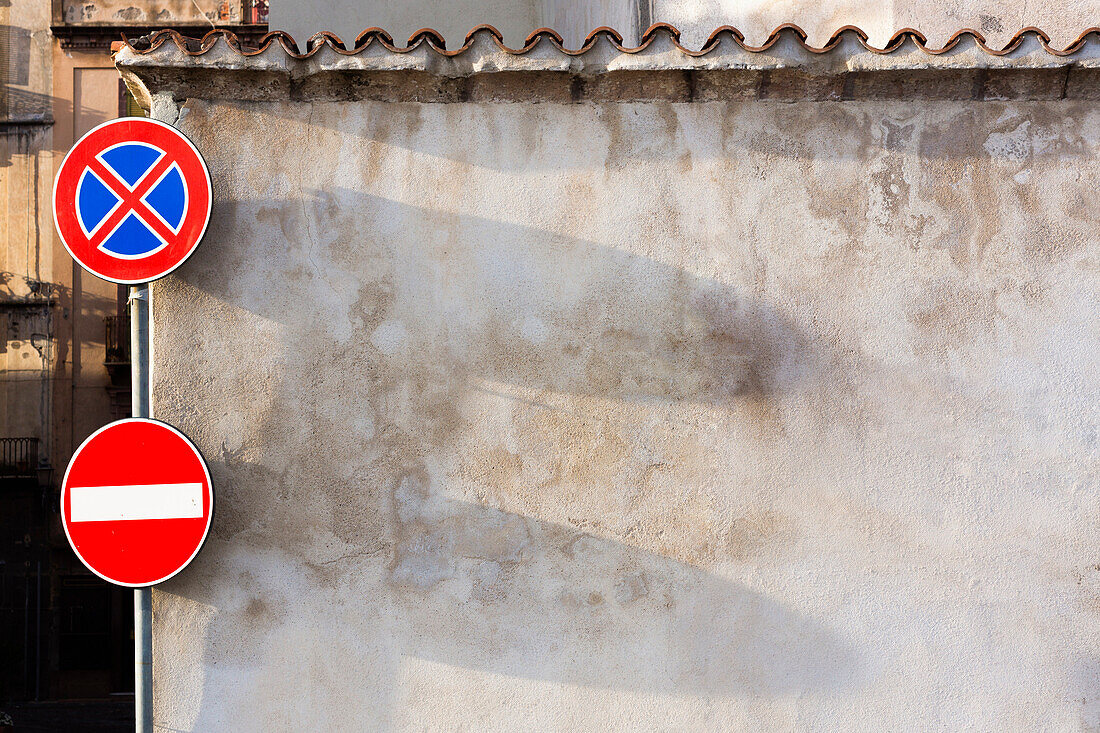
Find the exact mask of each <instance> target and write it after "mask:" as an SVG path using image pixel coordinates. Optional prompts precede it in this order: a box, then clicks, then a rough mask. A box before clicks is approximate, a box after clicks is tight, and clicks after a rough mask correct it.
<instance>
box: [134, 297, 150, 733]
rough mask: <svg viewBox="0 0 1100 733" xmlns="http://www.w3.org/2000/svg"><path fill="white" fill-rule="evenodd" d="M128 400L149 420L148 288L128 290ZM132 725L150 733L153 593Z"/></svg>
mask: <svg viewBox="0 0 1100 733" xmlns="http://www.w3.org/2000/svg"><path fill="white" fill-rule="evenodd" d="M130 389H131V392H130V399H131V406H132V407H131V414H132V415H133V416H134V417H151V415H150V414H149V413H150V405H149V286H148V285H133V286H131V287H130ZM134 722H135V723H136V726H137V733H153V593H152V590H151V589H150V588H135V589H134Z"/></svg>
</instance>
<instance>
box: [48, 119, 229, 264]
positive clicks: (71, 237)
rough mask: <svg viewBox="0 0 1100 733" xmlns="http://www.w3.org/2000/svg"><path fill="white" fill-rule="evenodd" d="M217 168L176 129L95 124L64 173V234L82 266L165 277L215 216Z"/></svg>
mask: <svg viewBox="0 0 1100 733" xmlns="http://www.w3.org/2000/svg"><path fill="white" fill-rule="evenodd" d="M211 201H212V198H211V188H210V173H209V171H207V169H206V163H205V162H204V161H203V159H202V156H201V155H199V151H198V150H196V149H195V146H194V145H192V144H191V141H190V140H188V139H187V138H186V137H184V136H183V134H182V133H180V132H179V130H177V129H176V128H174V127H171V126H170V125H166V124H164V123H163V122H158V121H156V120H150V119H147V118H144V117H123V118H121V119H117V120H111V121H110V122H104V123H103V124H102V125H99V126H98V127H95V128H93V129H92V130H90V131H89V132H88V133H87V134H86V135H84V137H82V138H80V140H78V141H77V143H76V145H74V146H73V148H72V150H70V151H69V153H68V155H66V156H65V159H64V160H63V161H61V168H60V169H59V170H58V172H57V180H56V181H55V182H54V187H53V215H54V223H55V224H56V225H57V232H58V234H60V235H61V241H62V242H63V243H64V244H65V248H66V249H67V250H69V254H71V255H72V256H73V259H75V260H76V261H77V262H79V263H80V266H81V267H83V268H84V269H85V270H88V271H89V272H91V273H92V274H94V275H98V276H99V277H101V278H103V279H104V280H110V281H111V282H116V283H120V284H123V285H132V284H134V283H143V282H149V281H150V280H156V279H157V278H159V277H164V276H165V275H167V274H168V273H169V272H171V271H172V270H174V269H176V268H177V267H179V266H180V265H181V264H183V261H184V260H186V259H187V258H188V257H189V256H190V255H191V253H192V252H194V251H195V247H197V246H198V245H199V240H201V239H202V235H203V233H204V232H205V231H206V225H207V223H209V221H210V205H211Z"/></svg>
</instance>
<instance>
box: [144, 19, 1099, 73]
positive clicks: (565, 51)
mask: <svg viewBox="0 0 1100 733" xmlns="http://www.w3.org/2000/svg"><path fill="white" fill-rule="evenodd" d="M868 38H869V36H868V34H867V33H866V32H864V31H863V30H862V29H860V28H858V27H856V26H852V25H846V26H843V27H841V28H839V29H838V30H837V31H836V32H835V33H833V35H832V36H831V37H830V38H829V40H828V42H826V43H825V44H824V45H823V46H813V45H811V44H810V43H809V41H808V35H807V34H806V32H805V31H804V30H803V29H802V28H800V27H799V26H797V25H794V24H792V23H786V24H783V25H781V26H779V27H777V28H776V29H775V30H774V31H772V32H771V34H770V35H769V36H768V38H767V40H766V41H765V42H764V43H763V44H761V45H759V46H753V45H750V44H748V43H746V42H745V37H744V34H743V33H741V31H739V30H738V29H737V28H734V27H732V26H721V27H719V28H717V29H715V30H714V31H713V32H712V33H711V34H710V36H709V37H708V38H707V40H706V42H705V43H704V44H703V45H702V47H700V48H699V49H697V50H695V49H689V48H687V47H685V46H684V45H682V44H681V43H680V31H679V30H678V29H677V28H675V27H674V26H672V25H669V24H667V23H656V24H654V25H652V26H650V27H649V28H648V29H647V30H646V31H645V33H643V34H642V37H641V43H640V44H639V45H637V46H626V45H624V43H623V36H622V34H620V33H619V32H618V31H616V30H614V29H613V28H608V27H600V28H597V29H595V30H593V31H592V32H591V33H589V34H588V36H587V37H586V38H585V41H584V43H583V44H581V46H580V47H579V48H575V49H570V48H566V46H565V42H564V40H563V39H562V36H561V35H560V34H559V33H557V32H556V31H554V30H552V29H550V28H540V29H538V30H536V31H534V32H532V33H531V34H530V35H529V36H528V37H527V38H526V40H525V42H524V44H523V46H522V47H520V48H510V47H508V46H506V45H505V44H504V37H503V35H502V34H501V33H500V31H498V30H497V29H496V28H494V27H493V26H491V25H480V26H477V27H476V28H474V29H473V30H471V31H470V32H469V33H468V34H467V35H466V38H465V40H464V42H463V44H462V45H461V46H460V47H458V48H456V49H453V50H452V49H447V48H446V42H445V40H444V39H443V37H442V35H441V34H440V33H438V32H437V31H435V30H433V29H431V28H423V29H421V30H418V31H416V32H415V33H413V34H412V36H411V37H410V38H409V40H408V42H407V43H406V45H405V46H397V45H395V44H394V42H393V37H392V36H391V35H390V34H389V33H387V32H386V31H385V30H383V29H381V28H368V29H367V30H365V31H363V32H362V33H360V34H359V36H358V37H356V39H355V42H354V43H353V44H352V46H351V47H350V48H349V47H348V46H347V44H345V43H344V41H343V40H341V39H340V38H339V37H338V36H337V35H335V34H333V33H330V32H327V31H324V32H320V33H316V34H314V35H313V36H311V37H310V38H309V39H308V40H307V41H306V50H305V51H304V52H302V51H300V50H299V47H298V45H297V43H296V42H295V40H294V39H293V38H292V37H291V36H290V35H289V34H288V33H286V32H284V31H273V32H271V33H267V34H266V35H264V36H263V37H262V38H261V39H260V40H259V42H258V44H257V45H256V47H249V46H246V45H244V44H243V43H242V42H241V40H240V39H239V38H238V37H237V36H236V35H235V34H234V33H232V32H231V31H227V30H212V31H210V32H208V33H206V34H205V35H204V36H203V37H202V38H201V39H196V38H187V37H185V36H183V35H181V34H180V33H178V32H177V31H174V30H161V31H157V32H156V33H153V34H151V35H149V36H146V37H144V38H142V39H137V40H135V41H131V40H130V39H125V41H126V42H125V49H124V52H128V53H129V54H132V55H139V56H140V55H148V54H154V53H156V52H157V51H158V50H160V49H161V48H162V47H163V46H165V44H167V43H168V42H169V41H170V42H171V43H172V44H174V46H175V47H176V49H178V50H179V51H180V52H181V53H182V54H183V55H184V56H187V57H192V58H195V57H201V56H205V55H207V54H209V53H210V52H211V50H213V49H215V47H217V46H218V45H219V44H218V41H219V40H221V41H222V42H223V43H222V45H223V46H224V47H225V48H226V49H228V50H230V51H231V52H234V53H235V54H237V55H238V56H240V57H243V58H248V57H255V56H260V55H264V54H266V52H267V51H269V49H272V48H278V49H281V50H282V51H283V53H284V54H285V57H286V58H288V59H295V60H306V59H311V58H314V57H317V56H319V55H324V54H326V53H330V54H334V55H336V56H343V57H356V56H376V55H377V52H382V53H384V54H391V55H406V54H414V53H415V52H417V51H430V52H431V53H432V54H434V55H437V56H439V57H441V58H448V59H456V58H458V57H460V56H464V55H474V54H475V53H476V52H477V51H478V50H480V51H481V53H482V55H484V54H485V53H486V52H488V53H497V54H502V55H504V56H511V57H523V56H541V57H543V58H545V56H546V52H548V51H549V52H550V53H552V54H556V55H559V56H563V57H571V58H576V57H584V56H587V55H589V54H592V53H593V52H596V51H597V50H599V49H600V47H601V46H603V47H605V48H606V49H607V50H610V51H613V52H614V53H615V54H617V55H623V56H638V55H645V54H646V53H647V52H652V51H659V52H667V51H673V50H674V51H676V52H677V53H679V54H680V55H681V56H682V57H683V60H684V61H685V62H686V60H687V59H702V58H704V57H707V56H714V55H722V51H726V52H727V54H728V53H729V52H730V51H739V52H741V53H743V54H748V55H750V56H759V55H779V54H783V53H784V52H787V53H789V52H790V51H791V50H794V49H793V48H792V43H793V45H794V46H797V47H798V48H797V50H800V51H802V52H803V53H805V54H809V55H817V56H821V55H827V54H830V53H832V54H841V55H843V54H844V52H845V51H847V52H848V55H852V54H853V53H857V54H858V53H860V52H863V53H869V54H873V55H877V56H889V55H898V54H904V53H906V52H907V51H914V50H916V51H919V52H921V53H923V54H925V55H926V56H928V57H942V56H945V55H950V54H952V52H957V51H960V50H966V49H968V48H970V47H973V48H974V49H975V50H977V51H980V52H981V53H982V54H984V55H986V56H988V57H992V58H1003V57H1011V56H1013V55H1016V54H1018V53H1019V52H1020V51H1022V50H1023V51H1025V52H1026V51H1028V50H1030V51H1036V50H1041V51H1042V52H1043V53H1045V54H1047V55H1049V56H1051V57H1054V58H1059V59H1065V58H1068V57H1073V56H1077V55H1081V54H1083V53H1084V52H1085V51H1086V50H1087V47H1089V46H1090V45H1092V46H1094V47H1095V46H1097V45H1100V27H1097V26H1094V27H1091V28H1087V29H1085V30H1084V31H1082V32H1081V33H1080V35H1078V37H1077V38H1076V39H1075V40H1074V41H1072V42H1071V43H1069V44H1068V45H1067V46H1065V47H1064V48H1056V47H1054V46H1052V45H1051V40H1050V36H1049V35H1048V34H1047V33H1045V32H1044V31H1043V30H1042V29H1040V28H1035V27H1027V28H1023V29H1021V30H1020V31H1019V32H1017V33H1016V34H1015V35H1014V36H1013V37H1012V38H1011V39H1010V40H1009V42H1008V43H1007V44H1006V45H1005V46H1004V47H1002V48H993V47H991V46H989V45H988V44H987V42H986V39H985V36H984V35H983V34H982V33H981V32H979V31H976V30H973V29H970V28H964V29H961V30H959V31H957V32H956V33H954V34H953V35H952V36H951V37H950V38H949V39H948V40H947V42H946V43H945V44H944V45H943V46H939V47H935V46H930V45H928V42H927V38H926V37H925V36H924V35H923V34H922V33H921V32H920V31H918V30H916V29H913V28H903V29H901V30H899V31H897V32H896V33H895V34H894V35H893V36H892V37H891V38H890V40H889V41H888V42H887V44H886V45H885V46H883V47H877V46H873V45H871V44H870V42H869V41H868ZM1090 41H1091V44H1090ZM1029 42H1030V43H1031V45H1033V46H1034V48H1031V49H1028V48H1027V46H1028V45H1029ZM1092 50H1093V52H1094V54H1093V55H1095V51H1096V49H1095V48H1093V49H1092ZM665 63H666V65H665V66H663V68H670V67H669V66H668V65H667V63H668V60H667V59H666V60H665ZM751 63H752V62H750V64H751ZM684 65H685V66H686V65H687V64H686V63H685V64H684Z"/></svg>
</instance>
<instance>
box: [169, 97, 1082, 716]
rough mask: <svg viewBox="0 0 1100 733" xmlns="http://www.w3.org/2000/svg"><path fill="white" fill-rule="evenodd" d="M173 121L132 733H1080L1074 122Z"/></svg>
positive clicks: (935, 116)
mask: <svg viewBox="0 0 1100 733" xmlns="http://www.w3.org/2000/svg"><path fill="white" fill-rule="evenodd" d="M179 126H180V127H181V129H182V130H183V131H184V132H186V133H187V134H188V135H189V136H190V137H191V138H192V139H193V140H194V141H195V143H196V144H197V145H198V147H199V148H200V149H201V150H202V151H203V153H204V155H205V156H206V159H207V162H208V163H209V166H210V170H211V174H212V176H213V179H214V190H215V191H216V203H215V208H214V217H213V221H212V223H211V227H210V230H209V231H208V233H207V236H206V241H205V243H204V244H203V246H202V247H200V248H199V250H198V252H197V254H196V255H195V257H194V258H193V259H192V260H191V261H190V262H189V263H188V264H187V265H185V266H184V267H182V268H181V269H180V270H178V271H177V273H176V274H174V275H172V276H170V277H169V278H167V279H165V280H163V281H160V282H157V283H155V285H154V288H153V303H154V306H153V312H154V356H153V360H154V374H153V378H154V387H153V389H154V414H155V416H157V417H158V418H160V419H164V420H168V421H170V422H172V423H173V424H175V425H177V426H179V427H180V428H181V429H183V430H184V431H185V432H187V433H188V434H189V435H190V436H191V437H192V438H193V439H194V440H195V441H196V442H197V444H198V445H199V446H200V447H201V449H202V450H203V452H204V453H205V455H206V457H207V458H208V460H209V461H210V464H211V469H212V473H213V477H214V481H215V484H216V487H217V492H218V494H217V496H218V499H217V500H218V507H217V514H216V517H215V522H214V528H213V532H212V535H211V537H210V540H209V541H208V544H207V546H206V548H205V549H204V551H203V552H202V553H201V554H200V555H199V557H198V559H197V560H196V562H195V564H194V565H193V566H192V567H191V568H190V569H189V570H187V571H186V572H185V573H183V574H181V575H180V576H178V577H177V578H175V579H173V580H172V581H170V582H168V583H166V584H164V585H163V586H161V587H159V588H158V589H157V590H156V591H155V593H154V603H155V660H154V670H155V680H156V682H155V684H156V720H157V722H158V724H159V725H160V726H161V729H163V730H195V731H215V730H226V731H229V730H232V731H271V730H307V729H308V730H360V729H381V730H386V729H434V730H439V729H459V728H465V729H473V730H494V729H495V730H515V729H535V730H543V729H553V730H567V729H591V730H598V729H618V730H637V729H650V730H652V729H671V728H675V729H692V728H694V729H711V730H721V729H724V730H729V729H743V728H752V729H787V728H792V727H794V728H808V729H829V730H844V729H874V730H881V729H901V728H909V727H912V726H914V725H918V726H919V727H922V728H940V727H942V728H948V729H958V728H964V727H974V728H978V729H997V730H1001V729H1035V728H1051V729H1061V730H1065V729H1078V728H1085V729H1091V728H1095V727H1097V726H1100V694H1098V690H1100V684H1098V682H1100V678H1098V676H1100V624H1098V622H1097V621H1098V619H1097V614H1098V608H1100V565H1098V564H1097V563H1098V559H1100V558H1098V547H1097V533H1096V526H1097V521H1098V519H1100V516H1098V514H1100V509H1098V506H1100V505H1098V501H1097V499H1098V497H1100V465H1098V462H1097V428H1096V425H1097V412H1096V410H1097V408H1096V405H1097V404H1100V369H1098V368H1097V365H1096V363H1095V361H1096V359H1095V356H1096V353H1097V347H1098V339H1100V323H1098V320H1097V316H1096V313H1097V312H1098V308H1100V302H1098V301H1100V256H1098V254H1097V239H1096V231H1097V224H1098V222H1100V209H1098V207H1097V202H1096V196H1095V190H1096V185H1097V180H1098V174H1100V160H1098V157H1097V151H1098V147H1100V112H1098V110H1097V108H1096V105H1095V104H1094V103H1088V102H1066V101H1050V102H1022V101H1020V102H1007V103H1000V102H979V103H974V102H968V101H967V102H956V101H944V102H899V101H893V102H881V101H859V102H849V103H832V102H826V103H809V102H804V103H797V104H778V103H770V102H758V101H747V102H731V103H694V104H670V103H667V102H650V103H633V104H614V103H607V104H539V105H523V104H414V103H410V104H384V103H370V102H358V103H352V102H349V103H339V102H331V103H280V102H271V103H245V102H218V101H201V100H192V101H191V102H190V103H189V104H188V105H187V107H186V108H185V110H184V114H183V116H182V117H181V118H180V120H179Z"/></svg>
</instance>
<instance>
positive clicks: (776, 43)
mask: <svg viewBox="0 0 1100 733" xmlns="http://www.w3.org/2000/svg"><path fill="white" fill-rule="evenodd" d="M116 47H117V52H116V55H115V62H116V65H117V66H118V67H119V69H120V71H122V73H123V76H124V78H126V79H127V82H128V83H129V84H130V86H131V88H132V89H133V90H134V91H135V93H137V94H138V97H139V100H141V99H143V98H144V99H146V100H148V99H149V97H150V95H155V94H157V93H169V94H171V95H172V96H173V97H174V98H176V99H182V98H186V97H200V98H202V97H212V96H216V97H221V98H233V99H246V100H247V99H252V100H265V99H285V98H288V97H289V98H303V99H306V98H308V99H313V98H316V99H329V98H332V99H380V100H385V101H429V102H466V101H526V102H530V101H551V102H582V101H613V100H619V101H630V100H632V99H668V100H670V101H707V100H714V99H732V98H758V99H760V98H762V99H778V100H790V101H793V100H798V99H821V100H846V99H860V98H932V99H939V98H943V99H975V100H985V99H1021V98H1023V99H1052V98H1054V99H1057V98H1089V99H1095V98H1098V97H1100V91H1098V90H1100V28H1090V29H1087V30H1086V31H1084V32H1083V33H1081V34H1080V36H1079V37H1078V38H1077V40H1075V41H1074V42H1073V43H1071V44H1069V45H1068V46H1066V47H1065V48H1060V49H1059V48H1053V47H1052V46H1051V45H1050V42H1049V38H1048V37H1047V36H1046V34H1044V33H1043V32H1042V31H1041V30H1038V29H1034V28H1029V29H1025V30H1022V31H1020V32H1019V33H1018V34H1016V36H1014V37H1013V39H1012V41H1011V42H1010V43H1008V44H1007V45H1006V46H1005V47H1004V48H1000V49H995V48H990V47H989V46H987V45H986V44H985V41H984V38H983V37H982V35H981V34H980V33H978V32H977V31H972V30H961V31H959V32H958V33H956V34H955V35H954V36H952V37H951V39H950V40H949V41H948V42H947V43H946V44H944V46H942V47H938V48H931V47H929V46H927V45H926V43H925V39H924V37H923V36H921V34H920V33H918V32H917V31H914V30H911V29H906V30H902V31H899V32H898V33H897V34H895V35H894V37H893V38H892V39H891V40H890V42H889V43H888V44H887V45H886V46H885V47H883V48H876V47H874V46H871V45H870V44H869V43H868V42H867V36H866V34H864V33H863V32H862V31H860V30H859V29H858V28H853V27H845V28H841V29H840V30H838V31H837V32H836V33H835V34H834V35H833V36H832V38H831V39H830V40H829V42H828V43H826V44H825V45H824V46H822V47H814V46H811V45H809V44H808V43H807V41H806V35H805V33H803V32H802V30H801V29H799V28H798V27H797V26H793V25H785V26H782V27H780V28H777V29H776V30H775V31H774V32H773V33H772V34H771V35H770V36H769V38H768V40H767V41H766V42H765V43H764V44H763V45H761V46H750V45H747V44H745V43H744V40H743V37H742V36H741V34H740V33H739V32H738V31H737V30H736V29H733V28H728V27H724V28H720V29H718V30H716V31H715V32H714V33H713V34H711V36H710V38H709V40H708V41H707V42H706V43H705V44H704V45H703V47H702V48H700V49H698V50H692V49H687V48H685V47H684V46H682V45H681V44H680V42H679V32H678V31H677V30H676V29H675V28H673V27H671V26H668V25H663V24H658V25H655V26H653V27H651V28H650V29H649V30H648V31H646V33H645V34H644V35H643V37H642V42H641V44H640V45H639V46H637V47H626V46H624V45H623V44H622V37H621V36H620V35H619V34H618V33H616V32H615V31H613V30H611V29H607V28H601V29H597V30H595V31H593V32H592V33H591V34H590V35H589V36H588V38H587V39H586V41H585V43H584V44H583V45H582V46H581V47H580V48H578V49H567V48H565V46H564V45H563V43H562V41H561V38H560V36H558V34H556V33H554V32H553V31H550V30H547V29H541V30H539V31H535V32H534V33H532V34H531V35H530V36H529V37H528V39H527V41H526V43H525V44H524V46H523V47H521V48H519V49H512V48H508V47H507V46H505V45H504V43H503V40H502V37H501V35H500V33H499V32H497V31H496V29H494V28H492V27H491V26H481V27H478V28H475V29H474V30H473V31H471V32H470V34H469V35H468V36H467V37H466V40H465V43H463V45H462V46H461V47H459V48H457V49H453V50H448V49H446V48H445V46H444V42H443V40H442V38H440V37H439V35H438V34H437V33H435V32H434V31H431V30H422V31H418V32H417V33H416V34H414V35H413V36H412V38H410V39H409V42H408V44H407V45H406V46H396V45H394V43H393V40H392V38H391V37H390V36H389V35H388V34H387V33H385V32H384V31H381V30H379V29H369V30H367V31H364V32H363V33H362V34H360V36H359V37H358V38H357V39H356V42H355V44H353V45H352V46H351V47H350V48H348V47H347V46H346V45H345V44H344V43H343V42H342V41H341V40H340V39H339V38H337V37H336V36H334V35H332V34H329V33H319V34H317V35H315V36H313V37H312V38H311V39H310V40H309V42H308V43H307V50H306V51H305V52H300V51H299V50H298V47H297V45H296V44H295V42H294V41H293V39H291V38H290V37H289V36H288V35H287V34H285V33H282V32H275V33H269V34H267V35H266V36H264V37H263V39H261V41H260V42H259V44H258V47H256V48H249V47H247V46H244V45H242V43H241V42H240V41H239V39H238V38H237V37H236V36H234V35H233V34H232V33H229V32H224V31H211V32H210V33H208V34H206V36H204V37H203V38H202V39H188V38H185V37H183V36H181V35H179V34H178V33H175V32H173V31H160V32H158V33H155V34H152V35H150V36H147V37H145V38H143V39H139V40H135V41H130V42H126V43H120V44H116Z"/></svg>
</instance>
